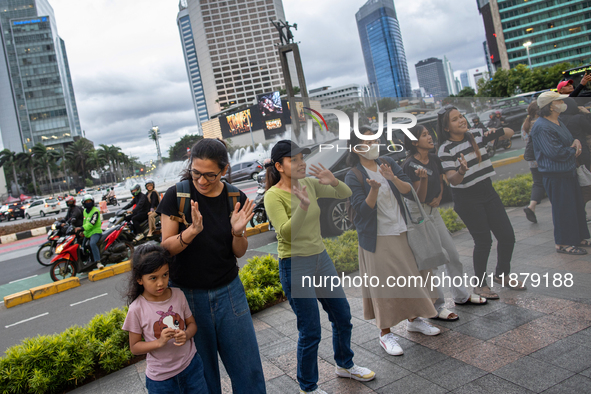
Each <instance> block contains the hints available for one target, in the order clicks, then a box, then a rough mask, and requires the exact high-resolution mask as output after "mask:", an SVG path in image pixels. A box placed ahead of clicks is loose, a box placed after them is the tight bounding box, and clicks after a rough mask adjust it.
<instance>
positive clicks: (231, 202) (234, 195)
mask: <svg viewBox="0 0 591 394" xmlns="http://www.w3.org/2000/svg"><path fill="white" fill-rule="evenodd" d="M222 182H224V183H225V184H226V191H227V192H228V211H229V212H230V217H232V213H234V207H235V206H236V203H237V202H239V201H240V189H238V188H237V187H236V186H234V185H232V184H231V183H228V182H226V180H225V179H222Z"/></svg>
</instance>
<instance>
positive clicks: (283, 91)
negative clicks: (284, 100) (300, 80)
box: [275, 86, 301, 96]
mask: <svg viewBox="0 0 591 394" xmlns="http://www.w3.org/2000/svg"><path fill="white" fill-rule="evenodd" d="M292 89H293V94H298V93H299V92H300V91H301V90H300V87H299V86H293V87H292ZM275 90H278V91H279V95H281V96H283V95H284V94H287V88H286V89H282V88H275Z"/></svg>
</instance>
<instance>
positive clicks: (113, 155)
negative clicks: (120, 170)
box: [98, 144, 121, 183]
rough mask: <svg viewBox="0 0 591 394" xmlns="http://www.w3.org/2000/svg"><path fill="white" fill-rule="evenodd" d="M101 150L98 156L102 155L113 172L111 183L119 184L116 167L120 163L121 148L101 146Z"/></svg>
mask: <svg viewBox="0 0 591 394" xmlns="http://www.w3.org/2000/svg"><path fill="white" fill-rule="evenodd" d="M100 147H101V149H98V154H99V155H101V156H102V157H103V158H104V159H105V160H106V161H107V162H108V163H109V168H110V170H111V181H112V182H113V183H115V182H117V178H116V177H115V174H116V173H115V166H116V165H117V164H118V163H119V162H118V159H119V153H121V148H120V147H118V146H115V145H105V144H101V145H100Z"/></svg>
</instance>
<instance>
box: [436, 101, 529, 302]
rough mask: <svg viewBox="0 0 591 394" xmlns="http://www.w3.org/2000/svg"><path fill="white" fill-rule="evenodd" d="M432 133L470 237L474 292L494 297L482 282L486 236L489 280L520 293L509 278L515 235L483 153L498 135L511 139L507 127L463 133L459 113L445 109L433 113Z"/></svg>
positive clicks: (520, 287)
mask: <svg viewBox="0 0 591 394" xmlns="http://www.w3.org/2000/svg"><path fill="white" fill-rule="evenodd" d="M437 135H438V136H439V138H440V147H439V152H438V156H439V159H440V160H441V166H442V168H443V171H444V172H445V175H446V177H447V180H448V181H449V183H450V187H451V191H452V196H453V201H454V210H455V211H456V212H457V214H458V215H459V216H460V218H461V219H462V220H463V221H464V223H465V224H466V227H468V231H470V235H472V238H473V239H474V252H473V255H472V256H473V262H474V274H475V275H476V276H477V277H478V278H479V279H480V283H479V286H477V287H475V288H474V292H475V293H476V294H477V295H480V296H482V297H485V298H487V299H491V300H495V299H499V295H498V294H497V293H495V292H494V291H493V290H492V289H491V288H490V286H489V285H488V281H487V278H488V276H487V275H488V274H487V270H486V266H487V263H488V256H489V254H490V249H491V245H492V237H491V232H492V234H493V235H494V236H495V238H496V239H497V241H498V245H497V267H496V270H495V272H494V274H493V275H492V279H493V281H494V282H495V283H498V284H499V285H501V286H505V287H509V288H511V289H513V290H525V289H526V287H525V285H524V284H523V283H522V282H520V281H510V280H509V273H510V271H511V257H512V256H513V249H514V247H515V233H514V231H513V226H512V225H511V221H510V220H509V217H508V216H507V212H505V207H504V206H503V203H502V202H501V198H500V197H499V195H498V194H497V192H496V190H495V189H494V188H493V185H492V181H491V177H492V176H493V175H495V170H494V169H493V166H492V162H491V161H490V158H489V157H488V154H487V152H486V144H487V143H488V142H490V141H493V140H495V139H496V138H499V137H502V136H505V137H511V136H512V135H513V131H512V130H511V129H508V128H497V129H490V130H488V131H487V132H483V131H482V130H480V129H473V130H469V128H468V121H467V120H466V119H465V118H464V116H463V115H462V114H461V113H460V111H458V109H457V108H456V107H453V106H446V107H444V108H442V109H441V110H440V111H439V112H438V116H437Z"/></svg>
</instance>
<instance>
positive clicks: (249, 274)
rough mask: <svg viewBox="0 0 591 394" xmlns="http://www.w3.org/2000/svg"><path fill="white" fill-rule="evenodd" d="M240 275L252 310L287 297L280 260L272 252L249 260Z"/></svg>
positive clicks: (253, 311) (256, 310)
mask: <svg viewBox="0 0 591 394" xmlns="http://www.w3.org/2000/svg"><path fill="white" fill-rule="evenodd" d="M247 261H248V262H247V264H246V265H245V266H244V267H242V268H241V269H240V271H239V272H238V276H239V277H240V280H241V281H242V285H243V286H244V291H245V292H246V299H247V300H248V306H249V307H250V312H251V313H255V312H258V311H260V310H261V309H264V308H265V307H267V306H268V305H269V304H273V303H275V302H277V301H278V300H280V299H282V298H283V297H285V293H283V287H281V282H280V281H279V262H278V261H277V260H276V259H275V258H273V256H271V255H270V254H269V255H267V256H255V257H253V258H250V259H248V260H247Z"/></svg>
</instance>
